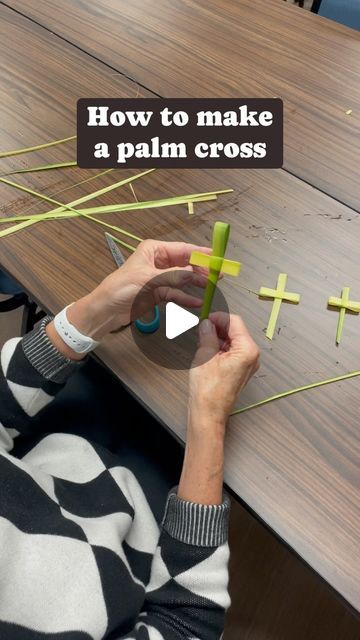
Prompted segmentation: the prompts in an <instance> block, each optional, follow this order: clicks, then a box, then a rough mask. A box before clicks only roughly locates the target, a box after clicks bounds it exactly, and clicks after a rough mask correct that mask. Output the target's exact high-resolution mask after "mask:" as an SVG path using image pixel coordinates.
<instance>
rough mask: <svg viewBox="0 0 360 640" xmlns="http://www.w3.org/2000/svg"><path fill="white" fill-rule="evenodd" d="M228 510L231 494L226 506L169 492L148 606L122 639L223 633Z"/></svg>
mask: <svg viewBox="0 0 360 640" xmlns="http://www.w3.org/2000/svg"><path fill="white" fill-rule="evenodd" d="M229 511H230V500H229V498H227V497H225V498H224V502H223V503H222V504H221V505H199V504H194V503H191V502H186V501H184V500H181V499H180V498H178V497H177V496H176V495H175V494H174V493H171V494H170V496H169V498H168V502H167V506H166V510H165V516H164V520H163V523H162V530H161V535H160V539H159V544H158V547H157V549H156V552H155V555H154V558H153V563H152V570H151V577H150V582H149V584H148V586H147V590H146V600H145V606H144V608H143V611H142V613H141V614H140V616H139V618H138V621H137V624H136V626H135V628H134V629H133V631H132V632H130V633H129V634H127V635H126V636H123V637H122V638H123V640H219V639H220V638H221V636H222V633H223V631H224V621H225V613H226V610H227V608H228V607H229V605H230V598H229V593H228V559H229V547H228V544H227V533H228V519H229ZM119 640H120V639H119Z"/></svg>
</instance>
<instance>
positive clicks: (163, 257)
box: [147, 240, 211, 269]
mask: <svg viewBox="0 0 360 640" xmlns="http://www.w3.org/2000/svg"><path fill="white" fill-rule="evenodd" d="M147 242H152V243H153V251H154V263H155V267H157V268H158V269H167V268H169V267H186V266H187V265H188V264H189V259H190V256H191V254H192V252H193V251H201V252H202V253H206V254H208V255H210V254H211V249H210V248H209V247H199V246H197V245H195V244H188V243H186V242H161V241H157V240H149V241H147Z"/></svg>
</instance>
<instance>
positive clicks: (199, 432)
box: [187, 402, 226, 442]
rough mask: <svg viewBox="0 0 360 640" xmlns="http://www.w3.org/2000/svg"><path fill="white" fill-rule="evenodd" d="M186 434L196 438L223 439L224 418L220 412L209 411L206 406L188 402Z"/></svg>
mask: <svg viewBox="0 0 360 640" xmlns="http://www.w3.org/2000/svg"><path fill="white" fill-rule="evenodd" d="M187 430H188V435H189V436H190V435H193V436H194V438H195V436H196V438H197V439H200V440H203V439H205V440H207V439H208V438H210V437H211V438H214V439H215V440H218V441H219V442H221V441H223V440H224V437H225V430H226V418H225V416H223V415H222V414H219V415H218V414H216V413H214V412H212V411H209V409H208V407H206V406H201V405H197V404H196V405H194V404H193V403H191V402H190V404H189V410H188V426H187Z"/></svg>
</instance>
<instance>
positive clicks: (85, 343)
mask: <svg viewBox="0 0 360 640" xmlns="http://www.w3.org/2000/svg"><path fill="white" fill-rule="evenodd" d="M69 307H71V305H69V306H67V307H65V309H63V310H62V311H60V313H58V314H57V315H56V316H55V318H54V327H55V329H56V332H57V333H58V334H59V336H60V338H61V339H62V340H63V341H64V342H65V344H67V345H68V347H70V348H71V349H73V351H75V352H76V353H89V351H92V350H93V349H96V347H97V346H98V345H99V344H100V343H99V342H96V340H93V339H92V338H90V337H89V336H84V335H83V334H82V333H80V331H78V330H77V329H76V327H74V325H72V324H71V323H70V322H69V321H68V319H67V315H66V311H67V309H68V308H69Z"/></svg>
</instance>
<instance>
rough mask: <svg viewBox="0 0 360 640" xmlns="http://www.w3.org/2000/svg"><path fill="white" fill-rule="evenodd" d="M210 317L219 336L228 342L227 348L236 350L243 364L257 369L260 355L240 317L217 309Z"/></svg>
mask: <svg viewBox="0 0 360 640" xmlns="http://www.w3.org/2000/svg"><path fill="white" fill-rule="evenodd" d="M210 319H211V321H212V322H213V323H214V325H215V327H216V331H217V334H218V336H219V338H221V339H222V340H224V341H225V342H228V346H229V349H230V350H231V351H232V352H234V353H235V352H238V353H239V355H241V359H242V361H243V362H244V363H245V364H248V365H251V366H254V368H255V369H257V368H258V363H259V356H260V352H259V348H258V346H257V345H256V343H255V342H254V340H253V339H252V337H251V335H250V333H249V331H248V329H247V327H246V324H245V322H244V321H243V320H242V318H241V317H240V316H236V315H234V314H230V315H229V314H227V313H224V312H221V311H218V312H215V313H212V314H211V315H210Z"/></svg>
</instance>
